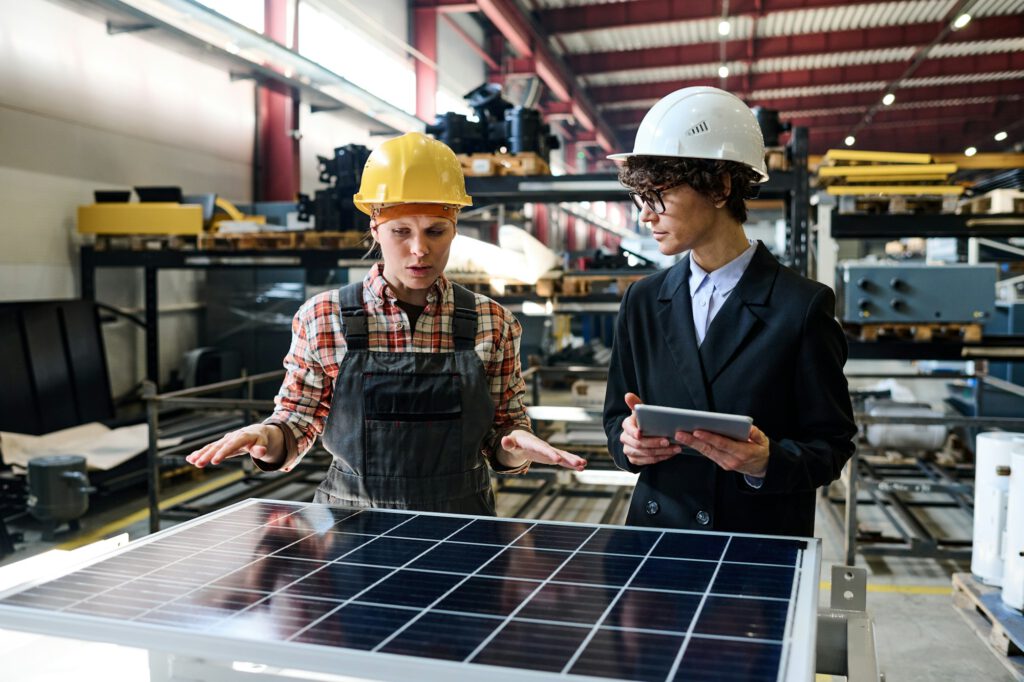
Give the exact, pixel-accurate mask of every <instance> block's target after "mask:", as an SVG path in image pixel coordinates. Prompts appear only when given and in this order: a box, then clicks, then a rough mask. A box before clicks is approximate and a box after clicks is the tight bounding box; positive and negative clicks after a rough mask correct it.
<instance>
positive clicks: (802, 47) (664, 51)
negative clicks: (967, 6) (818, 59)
mask: <svg viewBox="0 0 1024 682" xmlns="http://www.w3.org/2000/svg"><path fill="white" fill-rule="evenodd" d="M943 28H944V25H943V24H941V23H938V22H934V23H927V24H909V25H906V26H880V27H877V28H873V29H871V30H869V31H865V30H863V29H857V30H851V31H831V32H827V33H807V34H801V35H794V36H780V37H774V38H757V39H755V42H756V45H757V58H758V59H768V58H771V57H788V56H793V57H796V56H804V55H815V54H825V53H835V52H855V51H860V50H879V49H888V48H894V47H908V46H909V47H920V46H923V45H927V44H928V43H930V42H931V41H932V39H933V38H935V36H937V35H938V34H939V33H940V32H941V31H942V29H943ZM1022 35H1024V15H1020V14H1014V15H1010V16H1002V17H984V18H981V19H975V20H974V21H972V22H971V23H969V24H967V26H965V27H964V28H962V29H960V30H959V31H956V32H954V33H951V34H950V35H949V36H948V37H947V38H946V39H945V40H944V41H943V44H944V45H945V44H950V43H963V42H974V41H978V40H996V39H1002V38H1019V37H1020V36H1022ZM725 46H726V52H725V59H726V60H727V61H730V62H735V61H745V62H749V61H750V57H749V55H748V50H749V46H748V41H746V40H730V41H727V42H726V44H725ZM720 58H721V56H720V54H719V46H718V43H717V42H715V43H701V44H698V45H677V46H672V47H657V48H651V49H646V50H623V51H614V52H593V53H588V54H576V55H567V56H566V61H567V63H568V64H569V67H570V68H571V69H572V70H573V72H574V73H576V74H579V75H588V74H593V73H605V72H610V71H625V70H631V69H651V68H658V67H662V66H678V65H679V64H706V63H713V62H718V61H720Z"/></svg>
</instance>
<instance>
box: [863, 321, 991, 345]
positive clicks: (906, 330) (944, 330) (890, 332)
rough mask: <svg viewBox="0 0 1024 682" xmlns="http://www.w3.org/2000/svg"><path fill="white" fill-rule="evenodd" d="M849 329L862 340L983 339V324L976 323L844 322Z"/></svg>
mask: <svg viewBox="0 0 1024 682" xmlns="http://www.w3.org/2000/svg"><path fill="white" fill-rule="evenodd" d="M844 326H845V327H846V329H847V331H848V332H850V333H851V334H852V335H853V336H854V337H855V338H857V339H859V340H860V341H879V340H884V339H903V340H908V341H919V342H925V341H941V340H956V341H967V342H972V343H973V342H977V341H981V325H980V324H975V323H950V322H945V323H932V322H915V323H909V324H904V323H896V322H878V323H872V324H856V323H851V322H847V323H845V324H844Z"/></svg>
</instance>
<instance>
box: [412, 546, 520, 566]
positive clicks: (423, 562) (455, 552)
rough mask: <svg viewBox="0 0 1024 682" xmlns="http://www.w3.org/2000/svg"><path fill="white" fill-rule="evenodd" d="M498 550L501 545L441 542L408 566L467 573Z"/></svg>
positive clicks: (485, 561) (491, 557) (486, 560)
mask: <svg viewBox="0 0 1024 682" xmlns="http://www.w3.org/2000/svg"><path fill="white" fill-rule="evenodd" d="M500 551H501V547H498V546H497V545H467V544H465V543H461V542H442V543H440V544H438V545H437V546H435V547H434V548H433V549H431V550H430V551H429V552H427V553H426V554H424V555H423V556H421V557H420V558H419V559H416V561H414V562H413V563H411V564H410V565H409V568H419V569H426V570H434V571H450V572H452V573H466V574H469V573H473V572H474V571H476V570H477V569H478V568H480V567H481V566H483V565H484V564H485V563H487V562H488V561H490V560H491V559H493V558H494V555H496V554H497V553H498V552H500Z"/></svg>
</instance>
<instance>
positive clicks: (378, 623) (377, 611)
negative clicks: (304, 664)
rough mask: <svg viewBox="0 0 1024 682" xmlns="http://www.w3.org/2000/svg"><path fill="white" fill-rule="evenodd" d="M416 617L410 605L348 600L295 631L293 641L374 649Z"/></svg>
mask: <svg viewBox="0 0 1024 682" xmlns="http://www.w3.org/2000/svg"><path fill="white" fill-rule="evenodd" d="M415 617H416V611H413V610H411V609H389V608H386V607H383V606H367V605H365V604H349V605H348V606H343V607H342V608H340V609H338V610H337V611H335V612H334V613H332V614H331V615H329V616H327V617H326V618H324V619H323V620H322V621H320V622H318V623H316V624H315V625H313V626H312V627H311V628H309V629H308V630H305V631H304V632H301V633H299V634H297V635H295V636H294V639H293V641H296V642H306V643H308V644H323V645H326V646H336V647H344V648H347V649H372V648H374V647H375V646H377V645H378V644H380V643H381V642H383V641H384V640H385V639H387V638H388V637H390V636H391V635H392V634H393V633H394V632H396V631H397V630H398V628H400V627H402V626H403V625H405V624H406V623H408V622H409V621H410V620H412V619H413V618H415Z"/></svg>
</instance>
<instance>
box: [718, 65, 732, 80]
mask: <svg viewBox="0 0 1024 682" xmlns="http://www.w3.org/2000/svg"><path fill="white" fill-rule="evenodd" d="M718 77H719V78H728V77H729V67H728V66H726V65H725V64H722V65H721V66H719V67H718Z"/></svg>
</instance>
